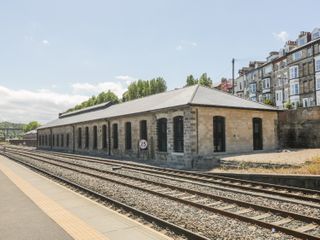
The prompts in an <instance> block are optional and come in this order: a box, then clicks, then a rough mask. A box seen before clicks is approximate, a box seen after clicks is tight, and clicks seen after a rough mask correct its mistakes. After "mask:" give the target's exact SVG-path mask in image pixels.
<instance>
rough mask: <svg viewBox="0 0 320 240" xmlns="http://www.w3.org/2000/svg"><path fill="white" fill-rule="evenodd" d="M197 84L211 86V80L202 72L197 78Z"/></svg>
mask: <svg viewBox="0 0 320 240" xmlns="http://www.w3.org/2000/svg"><path fill="white" fill-rule="evenodd" d="M199 84H200V85H202V86H205V87H210V88H211V87H212V80H211V78H210V77H208V76H207V73H203V74H202V75H201V76H200V78H199Z"/></svg>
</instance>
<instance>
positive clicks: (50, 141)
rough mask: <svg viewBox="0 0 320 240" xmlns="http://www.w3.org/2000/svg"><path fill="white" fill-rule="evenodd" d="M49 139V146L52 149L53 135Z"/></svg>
mask: <svg viewBox="0 0 320 240" xmlns="http://www.w3.org/2000/svg"><path fill="white" fill-rule="evenodd" d="M48 138H49V146H50V147H51V146H52V135H51V133H50V135H49V136H48Z"/></svg>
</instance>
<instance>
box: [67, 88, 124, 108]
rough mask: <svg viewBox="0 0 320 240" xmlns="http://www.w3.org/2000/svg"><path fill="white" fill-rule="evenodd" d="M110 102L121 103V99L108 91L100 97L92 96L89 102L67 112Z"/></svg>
mask: <svg viewBox="0 0 320 240" xmlns="http://www.w3.org/2000/svg"><path fill="white" fill-rule="evenodd" d="M109 101H110V102H112V103H119V98H118V97H117V95H116V94H114V93H113V92H111V91H110V90H108V91H107V92H101V93H100V94H99V95H98V96H92V97H91V98H89V99H88V100H87V101H84V102H82V103H80V104H77V105H76V106H75V107H73V108H70V109H68V110H67V112H72V111H75V110H80V109H83V108H86V107H91V106H94V105H97V104H100V103H104V102H109Z"/></svg>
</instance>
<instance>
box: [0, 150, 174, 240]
mask: <svg viewBox="0 0 320 240" xmlns="http://www.w3.org/2000/svg"><path fill="white" fill-rule="evenodd" d="M2 239H3V240H7V239H10V240H20V239H21V240H29V239H30V240H31V239H32V240H37V239H39V240H40V239H41V240H42V239H46V240H57V239H59V240H69V239H79V240H100V239H101V240H168V239H170V238H169V237H167V236H165V235H163V234H161V233H159V232H157V231H155V230H153V229H151V228H149V227H147V226H144V225H142V224H141V223H139V222H137V221H134V220H132V219H130V218H128V217H126V216H123V215H121V214H119V213H117V212H116V211H113V210H111V209H109V208H107V207H104V206H102V205H100V204H98V203H96V202H94V201H92V200H90V199H88V198H85V197H83V196H82V195H80V194H78V193H75V192H72V191H71V190H69V189H67V188H65V187H63V186H60V185H58V184H57V183H55V182H53V181H51V180H49V179H47V178H45V177H43V176H40V175H38V174H36V173H34V172H33V171H31V170H29V169H27V168H25V167H23V166H21V165H19V164H17V163H15V162H13V161H11V160H9V159H7V158H5V157H3V156H1V155H0V240H2Z"/></svg>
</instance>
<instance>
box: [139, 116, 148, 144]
mask: <svg viewBox="0 0 320 240" xmlns="http://www.w3.org/2000/svg"><path fill="white" fill-rule="evenodd" d="M140 139H144V140H147V141H148V128H147V120H141V121H140Z"/></svg>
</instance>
